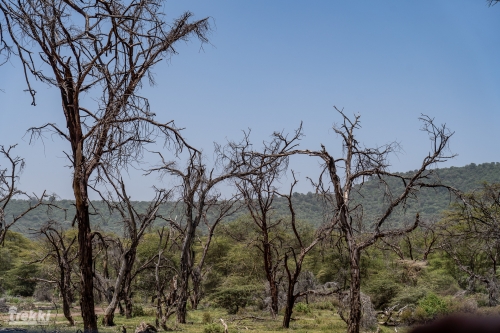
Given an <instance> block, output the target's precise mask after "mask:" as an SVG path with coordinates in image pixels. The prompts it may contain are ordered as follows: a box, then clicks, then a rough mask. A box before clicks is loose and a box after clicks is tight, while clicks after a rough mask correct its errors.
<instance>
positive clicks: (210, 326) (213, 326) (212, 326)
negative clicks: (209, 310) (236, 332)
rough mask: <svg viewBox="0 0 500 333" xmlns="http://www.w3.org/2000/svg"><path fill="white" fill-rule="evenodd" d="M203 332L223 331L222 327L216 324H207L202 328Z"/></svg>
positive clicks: (221, 332) (217, 332)
mask: <svg viewBox="0 0 500 333" xmlns="http://www.w3.org/2000/svg"><path fill="white" fill-rule="evenodd" d="M203 333H224V329H223V328H222V327H220V325H217V324H208V325H205V327H204V328H203Z"/></svg>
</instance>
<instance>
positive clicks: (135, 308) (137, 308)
mask: <svg viewBox="0 0 500 333" xmlns="http://www.w3.org/2000/svg"><path fill="white" fill-rule="evenodd" d="M145 315H146V312H145V311H144V308H143V307H142V305H140V304H133V305H132V316H134V317H142V316H145Z"/></svg>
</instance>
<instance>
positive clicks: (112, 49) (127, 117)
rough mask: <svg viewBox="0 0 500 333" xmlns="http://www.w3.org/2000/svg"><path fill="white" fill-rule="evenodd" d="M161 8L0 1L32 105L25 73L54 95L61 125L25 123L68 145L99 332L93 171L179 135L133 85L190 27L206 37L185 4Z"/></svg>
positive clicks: (154, 1) (86, 301) (150, 0)
mask: <svg viewBox="0 0 500 333" xmlns="http://www.w3.org/2000/svg"><path fill="white" fill-rule="evenodd" d="M162 8H163V3H162V2H161V1H160V0H146V1H142V0H141V1H139V0H132V1H129V2H121V1H119V0H109V1H98V2H95V1H89V0H83V1H79V2H74V1H72V0H48V1H45V0H19V1H18V0H0V12H1V13H2V16H3V17H2V19H3V24H4V25H5V27H4V30H3V31H4V32H6V34H7V36H8V37H9V39H8V40H6V36H5V35H4V36H3V37H4V40H6V42H7V43H8V44H9V43H10V44H11V45H12V48H13V50H14V51H15V52H13V53H12V54H15V55H16V57H17V58H18V59H19V60H20V61H21V63H22V66H23V69H24V73H25V77H26V82H27V91H28V92H29V93H30V95H31V97H32V104H33V105H35V94H36V90H35V87H34V86H33V85H32V79H33V78H35V79H37V80H40V81H41V82H44V83H46V84H48V85H50V86H54V87H55V88H56V89H58V91H59V93H60V96H61V104H62V112H63V114H64V116H65V120H66V124H65V125H66V129H64V127H60V126H59V125H58V124H55V123H52V122H48V123H46V124H44V125H42V126H40V127H34V128H32V129H31V132H32V134H33V136H34V137H36V136H37V135H39V134H40V133H41V132H42V131H45V130H47V131H52V132H53V133H56V134H58V135H59V136H60V137H61V138H62V139H63V140H65V141H67V143H68V145H69V147H70V148H71V150H70V151H69V152H66V155H67V156H68V158H69V160H70V163H71V168H72V171H73V173H72V177H73V179H72V188H73V192H74V196H75V208H76V221H77V222H78V231H79V232H78V245H79V251H80V255H79V259H80V272H81V273H80V276H81V310H82V317H83V323H84V330H85V331H97V321H96V316H95V311H94V296H93V289H94V288H93V274H94V273H93V271H92V267H93V263H92V238H93V237H94V234H93V233H92V231H91V228H90V217H89V200H88V197H89V196H88V192H89V190H90V188H89V184H91V183H92V180H93V179H95V177H98V175H97V173H96V170H98V169H108V171H109V172H115V173H118V172H119V171H120V169H121V168H123V167H126V166H127V165H130V164H131V163H133V162H134V161H137V160H138V159H139V158H142V154H143V153H144V149H143V147H144V146H145V145H146V144H149V143H153V142H154V141H155V139H157V138H159V139H161V140H164V142H165V143H167V144H168V143H172V142H174V143H176V144H178V145H177V148H180V146H181V145H183V144H184V142H183V140H182V137H181V136H180V134H179V131H178V130H177V129H176V128H175V126H174V124H173V122H167V123H160V122H157V121H155V119H154V116H155V114H154V113H153V112H151V110H150V108H149V103H148V100H147V99H146V98H145V97H143V96H140V95H139V94H138V91H139V89H140V88H141V86H142V84H143V80H144V79H145V78H146V79H149V82H150V83H154V79H153V73H152V69H153V67H154V66H155V65H156V64H157V63H158V62H160V61H161V60H162V59H165V58H168V57H170V56H171V55H173V54H175V53H176V50H175V48H174V47H175V45H176V44H177V42H179V41H186V40H188V39H190V38H192V37H193V36H194V37H197V38H199V39H200V40H201V41H202V42H206V41H207V38H206V35H207V32H208V30H209V22H208V19H202V20H198V21H192V20H191V17H192V14H191V13H189V12H186V13H184V14H182V15H181V16H180V17H179V18H178V19H176V20H175V21H174V22H172V23H170V24H168V23H167V22H165V21H164V18H163V16H164V15H163V14H162V13H161V10H162ZM85 95H90V96H96V98H92V99H91V98H87V99H85V98H84V96H85ZM98 96H100V97H99V98H97V97H98Z"/></svg>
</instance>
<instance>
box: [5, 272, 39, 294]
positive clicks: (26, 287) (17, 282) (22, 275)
mask: <svg viewBox="0 0 500 333" xmlns="http://www.w3.org/2000/svg"><path fill="white" fill-rule="evenodd" d="M37 273H38V267H36V266H35V265H25V264H18V265H16V266H15V267H14V268H13V269H11V270H9V271H8V272H7V274H6V275H5V285H6V287H7V289H8V290H9V293H10V294H11V295H15V296H32V295H33V293H34V292H35V288H36V281H34V280H33V278H34V277H36V276H37Z"/></svg>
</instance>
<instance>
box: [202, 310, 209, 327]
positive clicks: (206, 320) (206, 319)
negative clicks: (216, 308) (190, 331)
mask: <svg viewBox="0 0 500 333" xmlns="http://www.w3.org/2000/svg"><path fill="white" fill-rule="evenodd" d="M201 322H202V323H203V324H211V323H212V316H211V315H210V312H203V317H202V319H201Z"/></svg>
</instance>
